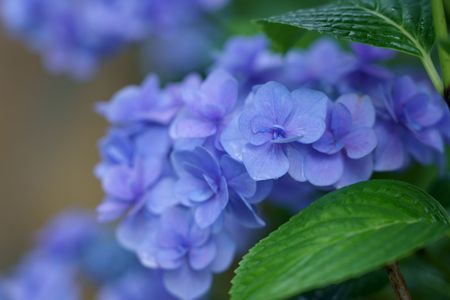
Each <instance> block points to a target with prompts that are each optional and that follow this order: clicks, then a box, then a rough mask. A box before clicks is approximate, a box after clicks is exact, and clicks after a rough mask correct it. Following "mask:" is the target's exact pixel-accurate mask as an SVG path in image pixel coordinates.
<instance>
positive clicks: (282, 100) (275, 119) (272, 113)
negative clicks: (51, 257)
mask: <svg viewBox="0 0 450 300" xmlns="http://www.w3.org/2000/svg"><path fill="white" fill-rule="evenodd" d="M254 104H255V106H256V108H257V112H258V113H259V114H260V116H261V117H266V118H268V119H270V120H271V121H272V124H276V125H283V124H285V122H286V120H287V118H288V117H289V115H290V113H291V112H292V110H293V107H294V104H293V101H292V98H291V94H290V93H289V91H288V89H287V88H286V87H284V86H283V85H282V84H280V83H277V82H274V81H271V82H268V83H266V84H264V85H262V86H261V87H259V88H258V90H257V91H256V93H255V96H254Z"/></svg>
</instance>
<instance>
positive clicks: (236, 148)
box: [220, 116, 247, 161]
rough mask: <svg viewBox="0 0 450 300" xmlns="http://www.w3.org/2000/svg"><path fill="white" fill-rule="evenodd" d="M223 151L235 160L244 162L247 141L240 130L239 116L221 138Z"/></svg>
mask: <svg viewBox="0 0 450 300" xmlns="http://www.w3.org/2000/svg"><path fill="white" fill-rule="evenodd" d="M220 143H221V144H222V147H223V149H224V150H225V151H226V152H227V153H228V154H229V155H230V156H231V157H232V158H234V159H236V160H239V161H242V150H243V149H244V146H245V144H246V143H247V141H246V140H245V139H244V137H243V136H242V134H241V132H240V130H239V116H237V117H235V118H233V120H232V121H231V122H230V124H228V126H227V127H226V128H225V130H224V131H223V132H222V135H221V137H220Z"/></svg>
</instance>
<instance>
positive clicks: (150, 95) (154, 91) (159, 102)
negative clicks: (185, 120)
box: [97, 74, 200, 125]
mask: <svg viewBox="0 0 450 300" xmlns="http://www.w3.org/2000/svg"><path fill="white" fill-rule="evenodd" d="M199 82H200V79H199V78H198V76H197V75H195V74H193V75H189V76H187V77H186V79H185V80H184V81H183V82H182V83H181V84H178V85H177V84H171V85H168V86H167V87H166V88H165V89H164V90H161V89H160V84H159V79H158V77H157V76H156V75H153V74H150V75H148V76H147V78H146V79H145V80H144V82H143V83H142V85H141V86H127V87H125V88H123V89H121V90H120V91H118V92H117V93H116V94H115V95H114V96H113V97H112V99H111V101H109V102H103V103H99V104H98V106H97V110H98V111H99V113H100V114H101V115H103V116H104V117H105V118H106V119H107V120H108V121H109V122H110V123H112V124H117V125H129V124H132V123H136V122H147V123H148V122H154V123H158V124H168V123H169V122H170V121H171V120H172V118H173V117H174V116H175V114H176V113H177V112H178V110H179V109H180V108H181V105H182V102H181V101H182V99H181V97H182V95H181V94H182V90H183V89H185V88H188V87H191V86H193V87H197V86H198V83H199Z"/></svg>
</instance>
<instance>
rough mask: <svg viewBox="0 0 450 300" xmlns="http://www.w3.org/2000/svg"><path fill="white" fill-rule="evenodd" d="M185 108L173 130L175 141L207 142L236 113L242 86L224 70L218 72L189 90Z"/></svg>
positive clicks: (176, 120) (171, 133)
mask: <svg viewBox="0 0 450 300" xmlns="http://www.w3.org/2000/svg"><path fill="white" fill-rule="evenodd" d="M183 96H184V100H185V107H184V108H183V110H182V111H181V112H180V113H179V114H178V115H177V117H176V118H175V120H174V121H173V123H172V125H171V127H170V135H171V137H172V138H173V139H180V138H184V139H187V138H190V139H192V138H200V139H204V138H207V137H210V136H213V135H215V134H217V133H219V132H220V131H221V130H222V127H223V125H224V123H225V122H226V121H227V118H228V116H229V115H230V113H231V112H232V111H233V109H234V107H235V105H236V101H237V96H238V83H237V81H236V79H234V78H233V77H232V76H231V75H230V74H228V73H227V72H225V71H223V70H215V71H213V72H212V73H211V74H209V76H208V77H207V78H206V79H205V81H203V82H202V83H201V84H200V85H199V86H197V87H194V86H192V87H191V88H186V90H185V93H184V95H183Z"/></svg>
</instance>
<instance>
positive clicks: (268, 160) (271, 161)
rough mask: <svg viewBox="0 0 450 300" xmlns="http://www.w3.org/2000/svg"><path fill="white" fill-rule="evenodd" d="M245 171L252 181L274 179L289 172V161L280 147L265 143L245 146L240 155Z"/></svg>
mask: <svg viewBox="0 0 450 300" xmlns="http://www.w3.org/2000/svg"><path fill="white" fill-rule="evenodd" d="M242 158H243V162H244V165H245V167H246V168H247V171H248V173H249V175H250V177H252V178H253V179H254V180H267V179H275V178H279V177H281V176H283V175H284V174H286V172H287V171H288V170H289V161H288V159H287V157H286V154H285V153H284V152H283V148H282V146H279V145H277V144H272V143H266V144H264V145H261V146H254V145H246V146H245V148H244V152H243V155H242Z"/></svg>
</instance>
